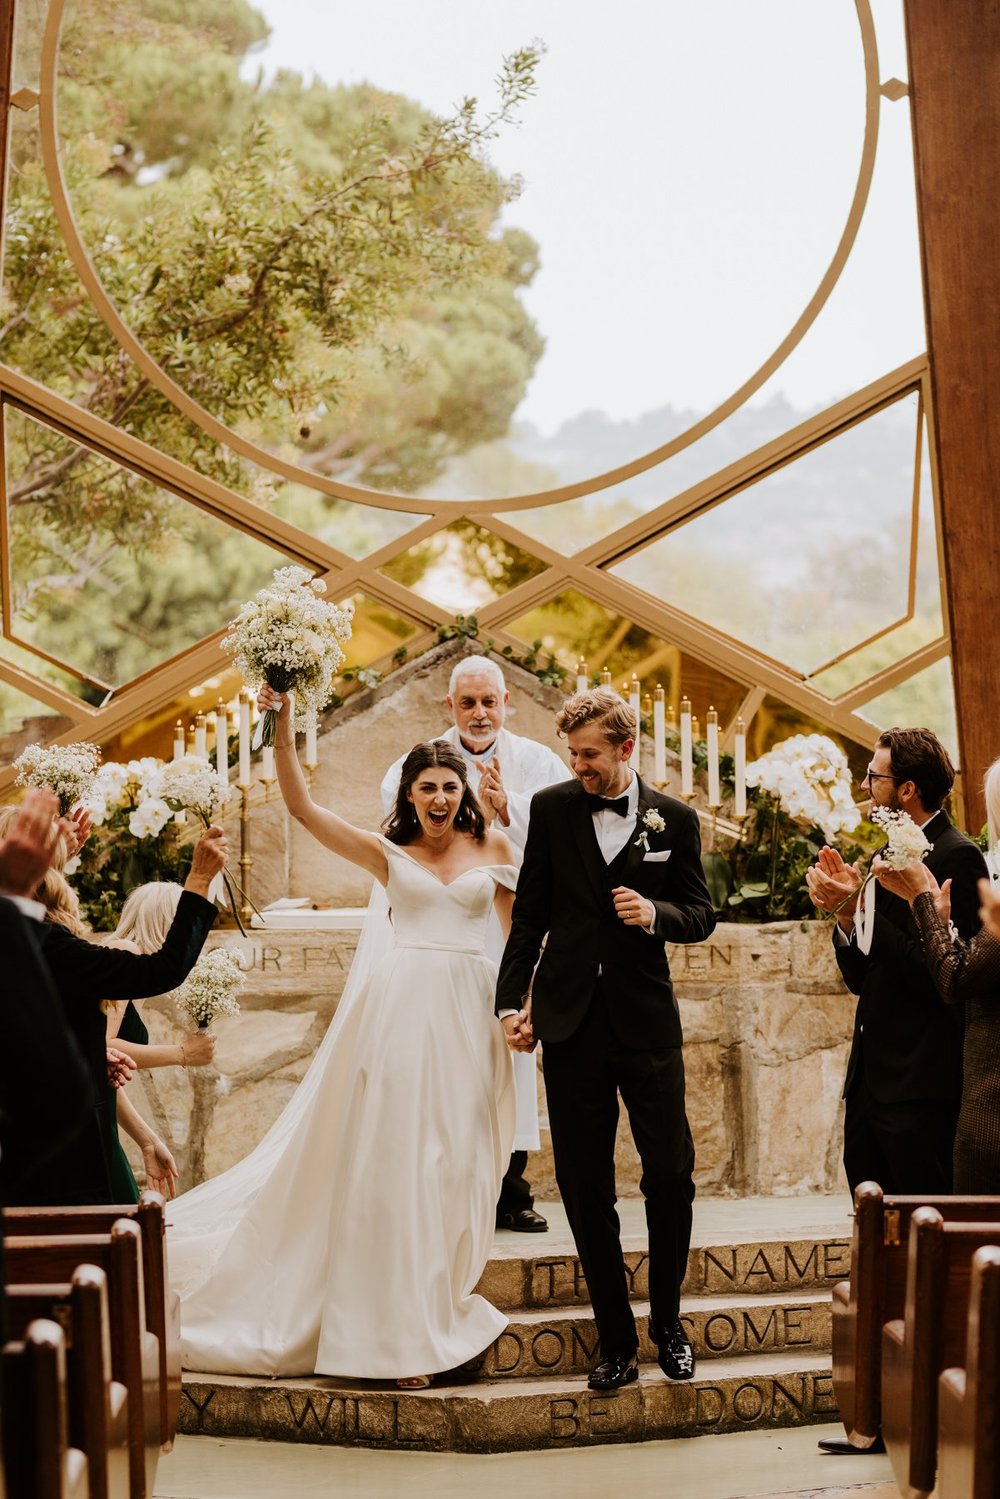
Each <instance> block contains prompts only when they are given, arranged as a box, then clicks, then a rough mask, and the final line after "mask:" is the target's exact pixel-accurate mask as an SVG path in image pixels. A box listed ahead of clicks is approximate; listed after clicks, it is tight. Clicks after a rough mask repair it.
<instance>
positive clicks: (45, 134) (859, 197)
mask: <svg viewBox="0 0 1000 1499" xmlns="http://www.w3.org/2000/svg"><path fill="white" fill-rule="evenodd" d="M854 8H855V12H856V15H857V20H858V26H859V28H860V32H861V43H862V53H863V58H864V69H865V130H864V139H863V143H862V150H861V162H860V165H859V169H858V179H857V183H856V185H855V189H854V195H853V197H852V200H851V207H850V211H849V212H848V215H847V219H846V222H845V224H844V228H843V231H842V233H841V236H840V239H839V241H838V243H837V247H836V249H835V251H834V254H833V258H832V259H831V261H830V264H829V265H828V266H827V269H826V271H825V273H824V275H823V277H822V279H821V280H820V283H819V285H818V286H817V288H816V290H815V292H814V293H813V295H812V297H811V298H810V299H809V301H808V303H807V304H806V306H805V308H804V309H803V311H802V312H801V314H800V315H799V317H798V319H797V320H796V322H795V323H794V324H793V325H792V327H791V328H790V329H789V331H788V333H786V335H785V337H784V338H783V339H782V340H781V342H780V343H779V344H778V346H777V347H776V348H775V349H774V351H773V352H772V353H771V354H770V356H769V357H768V358H767V359H766V360H765V361H764V362H763V364H761V365H760V366H759V367H758V368H757V369H756V370H755V371H754V373H753V374H752V375H751V376H750V377H749V378H748V379H747V380H745V381H744V382H743V384H742V385H740V386H739V387H738V389H736V390H735V391H733V393H732V394H731V395H730V396H728V397H727V398H726V400H724V401H723V402H722V403H721V404H720V405H718V406H717V407H716V408H715V410H714V411H711V412H709V413H708V415H707V416H704V417H702V418H701V420H700V421H697V422H695V423H694V424H693V425H692V426H690V427H688V428H687V430H686V431H684V432H681V433H679V434H678V436H676V437H674V438H672V439H671V440H670V441H669V442H667V443H664V444H663V445H662V446H661V447H658V448H654V449H653V450H652V451H651V452H649V453H646V454H645V455H644V456H643V457H641V458H636V459H633V460H632V461H631V462H629V463H625V464H621V465H620V466H619V467H618V468H614V469H608V470H607V471H606V472H605V473H602V474H598V475H596V476H594V477H592V478H590V479H582V480H578V481H576V482H574V483H572V484H565V485H562V486H560V487H559V488H556V489H548V490H541V491H538V492H537V493H534V494H527V495H517V496H511V497H509V498H507V499H502V500H482V499H479V500H477V499H468V500H441V499H434V498H424V499H418V498H417V497H416V496H413V495H398V494H385V493H383V492H381V491H379V490H374V489H367V488H364V487H362V486H361V485H355V484H342V483H339V482H338V481H337V480H335V479H331V478H328V477H327V476H326V475H324V474H320V473H317V472H316V471H315V470H314V469H310V468H306V467H304V466H303V465H301V464H297V463H289V462H286V461H285V460H284V459H282V458H279V457H278V456H277V454H274V453H271V452H269V451H268V450H267V449H266V448H262V447H259V446H258V445H257V444H256V443H253V442H251V441H249V439H247V438H244V437H241V436H240V434H239V433H237V432H234V431H233V430H232V428H230V427H227V426H226V425H225V423H223V422H220V421H219V420H218V419H217V418H216V417H214V416H213V415H212V414H211V412H209V411H208V410H206V408H205V407H204V406H202V405H201V404H200V402H198V401H196V400H194V399H193V398H192V397H191V396H190V395H189V394H188V393H187V392H186V391H185V390H184V389H183V387H182V386H181V385H179V384H178V383H177V381H176V380H174V379H173V378H172V377H171V376H170V375H168V374H167V372H166V371H165V370H164V369H162V368H161V366H160V365H159V364H158V363H157V361H156V360H155V359H154V358H153V357H152V355H151V354H150V353H149V351H148V349H147V348H146V347H145V345H144V344H143V343H142V342H141V341H140V340H139V339H138V338H136V336H135V334H134V333H133V332H132V331H131V329H130V328H129V327H128V325H127V323H126V322H125V321H124V319H123V318H122V316H121V314H120V313H119V311H118V309H117V307H116V306H115V304H114V302H113V301H112V299H111V297H110V296H109V295H108V293H107V291H106V290H105V287H104V283H103V282H102V280H101V278H100V276H99V275H98V274H97V271H96V270H95V268H94V265H93V263H92V261H91V259H90V256H89V254H88V252H87V249H86V246H85V245H84V243H83V241H82V239H81V236H80V232H79V230H78V228H77V224H76V220H75V218H74V216H73V210H72V207H71V205H70V201H69V195H68V192H67V189H66V182H65V178H64V176H63V170H62V162H61V160H60V155H59V128H58V106H57V80H58V63H59V44H60V37H61V32H62V23H63V17H64V14H65V10H66V0H50V3H49V9H48V15H47V17H46V24H45V33H44V37H43V44H42V56H41V69H40V91H39V92H40V97H39V114H40V121H39V123H40V130H41V142H42V156H43V161H44V164H45V172H46V176H47V179H48V183H49V191H50V192H51V194H52V203H53V206H54V209H55V212H56V216H57V218H58V220H59V225H60V228H61V229H62V232H63V236H64V238H65V241H66V245H67V249H68V251H69V254H70V257H71V259H72V261H73V264H74V266H75V267H76V271H77V274H78V275H79V277H80V279H81V281H82V282H83V284H84V286H85V287H86V289H87V291H88V293H89V294H90V297H91V300H92V301H93V303H94V306H95V307H96V308H97V311H98V312H99V313H100V316H101V317H102V318H103V320H104V322H105V324H106V325H107V327H108V329H109V330H110V332H111V333H112V335H113V336H114V338H115V339H117V341H118V343H119V344H120V345H121V347H122V348H123V349H124V350H125V352H126V353H127V354H129V355H130V356H131V358H132V359H133V360H134V361H135V363H136V365H137V366H138V367H139V369H140V370H141V371H142V373H143V374H144V375H145V376H146V378H147V379H148V380H149V381H150V383H151V384H152V385H153V386H154V387H155V388H156V389H157V390H159V391H160V393H161V394H162V395H164V396H166V398H167V399H168V400H169V401H170V402H171V403H172V404H173V405H174V406H176V407H177V409H178V410H179V411H181V412H183V414H184V415H185V416H187V417H190V419H191V420H192V421H194V422H195V423H196V424H197V425H198V426H199V427H201V429H202V430H203V431H204V432H205V433H206V434H207V435H208V436H209V437H211V438H213V439H214V440H215V441H216V442H219V443H221V444H222V445H223V446H224V447H228V448H229V449H231V450H232V451H233V452H235V453H239V454H240V455H241V456H242V457H244V458H248V459H250V460H251V462H253V463H256V464H258V465H260V466H261V467H262V468H267V469H270V470H271V472H272V473H275V474H278V475H280V476H281V477H282V478H284V479H288V480H291V481H292V482H294V483H298V484H305V485H307V486H308V487H309V488H311V489H315V490H318V491H319V492H320V493H322V494H327V495H331V496H332V497H334V498H336V499H343V500H355V501H358V502H360V503H362V504H365V505H371V506H374V507H375V508H377V509H382V510H396V511H403V512H406V513H410V514H418V515H426V514H427V512H428V510H432V511H433V512H434V513H435V514H438V515H440V514H443V513H447V512H449V511H454V512H455V513H456V514H457V513H459V511H461V512H462V513H465V514H469V515H472V514H484V515H485V514H492V515H497V514H500V513H502V512H505V511H507V512H509V511H516V510H528V509H534V508H535V507H537V506H542V505H552V504H557V503H558V502H560V501H562V500H570V499H575V498H577V497H578V496H579V495H583V494H592V493H594V492H595V491H597V490H600V489H606V488H608V487H609V486H610V485H612V484H618V483H621V482H622V481H623V480H625V479H630V478H632V477H633V476H634V475H635V474H639V473H644V472H645V471H646V470H648V469H650V468H653V467H655V466H656V465H657V464H659V463H663V462H664V461H665V460H666V459H667V458H671V457H673V455H674V454H675V453H679V452H681V451H682V450H683V449H684V448H686V447H689V446H690V445H691V444H692V443H694V442H697V441H698V439H699V438H701V437H704V436H705V434H706V433H707V432H710V431H711V430H712V429H713V428H714V427H717V426H718V425H719V423H720V422H722V421H724V420H725V419H726V417H728V416H730V415H731V414H732V412H734V411H735V410H736V409H737V408H738V407H739V406H741V405H742V404H743V402H744V401H746V400H748V399H749V397H750V396H751V395H753V394H754V392H755V391H757V390H759V389H760V387H761V386H762V385H763V384H764V382H765V381H766V380H767V379H769V378H770V376H771V375H772V374H773V373H774V371H775V370H776V369H778V367H779V366H780V365H781V364H782V363H783V362H784V360H785V359H786V358H787V357H788V355H789V354H790V353H791V352H792V350H793V349H794V348H795V347H796V345H797V344H798V343H800V342H801V340H802V338H803V337H804V336H805V334H806V332H807V331H808V329H809V328H810V327H811V326H812V324H813V323H814V322H815V320H816V318H817V317H818V315H819V313H820V311H821V310H822V308H823V307H824V305H825V304H826V302H827V300H828V298H829V296H830V294H831V292H832V291H833V288H834V286H835V285H836V283H837V281H838V280H839V278H840V275H841V272H842V271H843V269H844V266H845V265H846V263H847V260H848V257H849V256H850V254H851V251H852V250H853V248H854V243H855V240H856V239H857V234H858V230H859V228H860V225H861V220H862V217H863V215H864V211H865V208H866V206H867V202H868V196H869V193H870V190H871V183H872V177H873V175H874V170H875V154H876V148H877V145H878V125H879V107H880V106H879V97H880V95H879V77H878V46H877V42H876V36H875V23H874V19H873V16H872V11H871V3H870V0H854Z"/></svg>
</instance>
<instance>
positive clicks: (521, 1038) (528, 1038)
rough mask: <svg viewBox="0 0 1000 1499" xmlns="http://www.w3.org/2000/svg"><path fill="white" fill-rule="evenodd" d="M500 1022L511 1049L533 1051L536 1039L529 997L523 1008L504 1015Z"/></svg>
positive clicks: (536, 1042)
mask: <svg viewBox="0 0 1000 1499" xmlns="http://www.w3.org/2000/svg"><path fill="white" fill-rule="evenodd" d="M500 1024H501V1025H502V1026H503V1029H504V1035H505V1036H506V1037H507V1045H508V1046H509V1047H510V1049H511V1051H534V1049H535V1047H536V1046H537V1045H538V1041H537V1039H536V1037H535V1032H534V1030H533V1028H532V1024H531V1000H530V999H528V1000H526V1001H525V1005H524V1008H523V1009H522V1010H518V1012H517V1014H516V1015H505V1016H504V1017H503V1020H502V1021H501V1022H500Z"/></svg>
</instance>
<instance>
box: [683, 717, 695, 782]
mask: <svg viewBox="0 0 1000 1499" xmlns="http://www.w3.org/2000/svg"><path fill="white" fill-rule="evenodd" d="M693 793H694V742H693V740H692V737H691V701H690V699H689V698H686V697H684V698H681V796H691V795H693Z"/></svg>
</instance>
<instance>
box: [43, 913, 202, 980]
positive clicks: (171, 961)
mask: <svg viewBox="0 0 1000 1499" xmlns="http://www.w3.org/2000/svg"><path fill="white" fill-rule="evenodd" d="M215 915H216V911H215V906H214V905H213V904H212V903H211V901H207V900H203V899H202V897H201V896H200V895H194V894H193V893H192V892H191V891H190V890H185V891H184V893H183V895H182V896H181V898H180V902H179V903H178V906H177V914H176V915H175V917H174V919H173V923H172V925H171V927H170V930H169V932H168V933H167V936H166V940H165V941H164V944H163V946H162V947H161V948H160V949H159V951H158V952H153V953H143V954H137V953H130V952H123V951H122V950H121V948H117V947H99V946H98V945H97V944H96V943H93V942H87V941H86V940H85V939H84V938H82V937H74V936H73V934H72V932H68V931H67V930H66V928H65V927H61V926H55V925H54V924H52V923H49V924H47V925H46V927H45V929H44V953H45V958H46V960H47V962H48V964H49V967H50V969H51V970H52V976H53V978H54V979H55V982H56V986H57V987H58V989H59V994H60V997H61V998H62V1000H63V1001H64V1003H68V1004H72V1003H73V1002H74V1000H88V1001H89V1000H94V999H148V998H149V997H150V995H154V994H166V993H168V992H169V991H170V990H171V989H176V988H177V985H178V984H181V983H183V982H184V980H185V979H186V978H187V976H188V974H189V973H190V972H191V969H192V968H193V967H194V965H195V962H196V960H197V958H198V955H199V953H200V952H201V949H202V947H203V946H204V943H205V938H206V937H207V936H208V934H209V931H210V930H211V927H212V922H213V921H214V920H215Z"/></svg>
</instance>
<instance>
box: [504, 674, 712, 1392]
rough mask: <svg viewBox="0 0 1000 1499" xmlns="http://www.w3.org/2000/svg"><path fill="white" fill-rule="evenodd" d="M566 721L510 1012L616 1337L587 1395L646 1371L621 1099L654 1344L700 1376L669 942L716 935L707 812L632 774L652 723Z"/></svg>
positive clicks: (529, 887) (603, 1314) (528, 853)
mask: <svg viewBox="0 0 1000 1499" xmlns="http://www.w3.org/2000/svg"><path fill="white" fill-rule="evenodd" d="M556 727H557V729H558V731H559V733H560V734H561V735H563V736H564V737H565V739H566V741H567V745H568V747H569V761H570V768H571V770H572V771H573V775H574V777H575V780H573V781H569V782H565V783H562V784H559V785H555V786H549V787H547V788H546V789H545V790H544V791H540V792H538V793H537V795H536V796H535V797H534V799H533V801H532V803H531V817H530V821H529V825H528V839H527V844H526V846H525V850H524V863H523V865H522V867H521V873H520V877H519V879H518V886H517V897H516V899H515V903H514V917H513V926H512V929H511V934H510V938H509V940H508V942H507V946H506V949H505V951H504V956H503V961H502V963H501V965H500V973H499V977H498V980H497V1006H496V1007H497V1014H498V1015H499V1016H500V1017H501V1019H502V1020H503V1025H504V1029H505V1030H506V1032H507V1038H508V1042H509V1044H510V1045H511V1046H512V1047H513V1048H514V1049H515V1050H518V1051H523V1050H530V1049H531V1048H532V1047H533V1046H534V1044H535V1042H536V1040H539V1041H542V1042H543V1043H544V1054H543V1058H542V1066H543V1071H544V1074H545V1090H546V1094H547V1096H548V1105H549V1122H550V1125H551V1130H552V1147H553V1151H554V1154H555V1165H556V1180H557V1182H558V1184H559V1191H560V1194H561V1196H562V1200H563V1203H564V1205H565V1208H566V1212H567V1215H568V1217H569V1221H570V1226H571V1228H572V1230H573V1237H574V1239H575V1240H576V1247H577V1252H578V1254H579V1256H580V1260H581V1263H582V1265H583V1270H584V1274H585V1275H586V1277H587V1286H588V1288H589V1291H590V1297H591V1302H592V1304H593V1308H594V1316H595V1319H596V1322H597V1330H598V1334H599V1336H600V1341H601V1356H600V1360H599V1362H598V1363H597V1364H596V1366H595V1367H594V1369H593V1370H592V1371H591V1374H590V1379H589V1384H590V1388H591V1389H594V1390H615V1389H619V1388H620V1387H621V1386H622V1385H626V1384H631V1383H632V1382H633V1381H634V1380H636V1379H638V1377H639V1367H638V1361H637V1357H636V1351H637V1342H638V1340H637V1337H636V1328H635V1319H634V1318H633V1316H632V1309H631V1306H630V1304H629V1294H628V1284H627V1281H626V1277H625V1267H624V1263H623V1259H622V1249H621V1240H620V1237H619V1223H618V1215H617V1213H616V1212H615V1161H614V1152H615V1133H616V1130H617V1126H618V1094H619V1091H620V1092H621V1096H622V1099H623V1101H624V1103H625V1108H626V1110H627V1111H628V1116H629V1123H630V1125H631V1128H632V1138H633V1139H634V1141H635V1144H636V1148H637V1150H638V1152H639V1156H640V1159H641V1161H642V1181H641V1187H642V1192H643V1195H644V1197H645V1199H646V1222H647V1225H648V1229H649V1299H650V1321H649V1332H650V1337H651V1338H652V1339H653V1342H654V1343H655V1344H656V1345H657V1351H658V1357H659V1363H660V1367H661V1368H662V1369H663V1371H664V1373H665V1374H668V1375H669V1376H670V1377H671V1378H672V1379H690V1378H691V1377H692V1375H693V1374H694V1352H693V1349H692V1347H691V1344H690V1342H689V1341H688V1338H687V1336H686V1334H685V1332H684V1330H683V1328H682V1326H681V1323H680V1318H679V1310H680V1288H681V1282H682V1280H683V1279H684V1273H685V1269H686V1267H687V1256H688V1248H689V1245H690V1239H691V1204H692V1202H693V1200H694V1182H693V1180H692V1171H693V1168H694V1146H693V1143H692V1140H691V1132H690V1129H689V1128H688V1122H687V1117H686V1115H685V1112H684V1061H683V1056H682V1053H681V1044H682V1037H681V1024H680V1016H679V1014H678V1009H677V1001H676V999H675V998H674V992H673V987H672V985H671V982H670V969H669V967H668V965H667V959H666V954H665V952H664V943H665V942H701V941H703V940H704V939H705V938H706V937H708V936H709V935H710V933H711V932H712V930H713V929H714V927H715V913H714V911H713V909H712V901H711V898H710V896H709V893H708V889H707V887H706V885H705V880H704V877H703V875H702V869H701V858H700V848H701V843H700V836H699V831H698V818H697V815H696V813H694V812H693V811H691V810H690V809H689V808H688V807H686V806H685V805H684V804H683V803H682V802H679V801H676V800H674V798H673V797H669V796H663V795H661V794H660V793H658V792H656V791H653V790H652V789H651V788H650V787H649V786H647V785H645V783H644V782H643V781H641V780H640V779H639V777H638V776H637V775H635V774H633V772H632V771H631V770H630V768H629V764H628V761H629V757H630V755H631V753H632V749H633V746H634V744H635V736H636V729H637V724H636V719H635V713H634V712H633V710H632V708H631V707H630V706H629V704H628V703H626V702H625V701H624V700H623V699H622V698H620V697H619V696H618V694H617V693H615V692H612V691H611V690H610V689H607V688H601V689H598V690H595V691H593V692H578V693H576V694H575V696H573V697H571V698H569V699H568V700H567V701H566V703H565V705H564V707H563V709H562V711H561V712H560V713H559V714H558V715H557V717H556ZM546 933H547V934H548V940H547V942H546V943H545V951H544V953H543V954H542V957H541V961H540V962H539V961H538V958H539V952H540V951H541V948H542V943H543V940H544V939H545V937H546ZM536 963H538V968H537V971H535V964H536ZM533 973H534V980H533V981H532V974H533ZM529 986H530V988H531V1001H530V1006H529V1005H527V1004H526V996H527V994H528V991H529Z"/></svg>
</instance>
